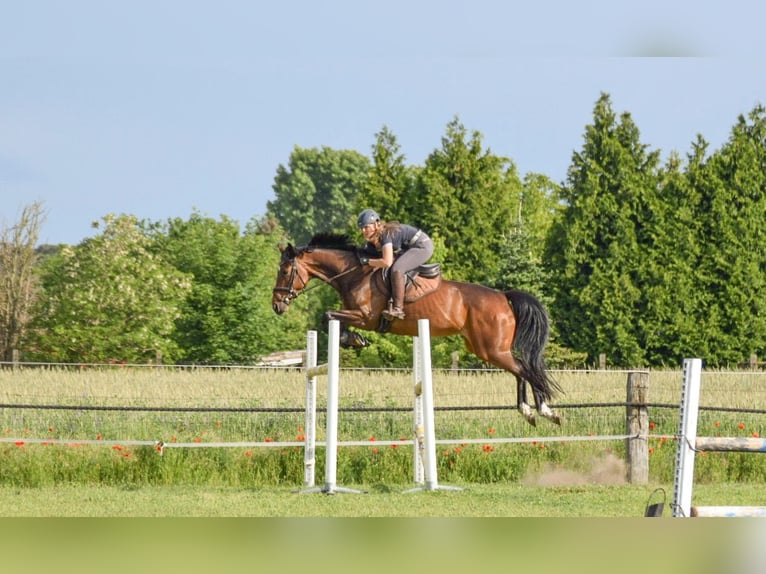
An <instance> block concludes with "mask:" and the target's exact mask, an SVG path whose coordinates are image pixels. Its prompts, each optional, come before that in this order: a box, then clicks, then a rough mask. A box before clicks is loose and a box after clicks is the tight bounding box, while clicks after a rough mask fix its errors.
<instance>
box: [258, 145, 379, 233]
mask: <svg viewBox="0 0 766 574" xmlns="http://www.w3.org/2000/svg"><path fill="white" fill-rule="evenodd" d="M369 171H370V160H369V159H368V158H366V157H365V156H363V155H362V154H360V153H358V152H355V151H337V150H333V149H331V148H328V147H322V148H321V149H302V148H300V147H298V146H296V147H295V149H294V150H293V152H292V153H291V154H290V161H289V164H288V167H287V168H285V167H284V166H282V165H279V166H278V167H277V175H276V176H275V178H274V186H273V189H274V195H275V196H276V198H275V199H274V201H269V202H267V203H266V207H267V215H268V216H271V217H274V218H275V219H276V220H277V221H278V222H279V224H280V225H281V226H282V227H283V228H284V229H285V231H286V232H287V233H288V234H289V236H290V238H291V239H292V240H293V241H294V242H296V243H297V244H298V245H303V244H305V243H307V242H308V240H309V239H310V238H311V236H312V235H314V234H315V233H317V232H320V231H335V232H343V231H345V230H346V229H347V228H348V226H349V222H350V221H352V220H354V221H355V220H356V206H357V204H358V202H357V196H358V195H359V194H360V193H361V192H362V190H363V189H364V188H365V185H366V182H367V178H368V174H369Z"/></svg>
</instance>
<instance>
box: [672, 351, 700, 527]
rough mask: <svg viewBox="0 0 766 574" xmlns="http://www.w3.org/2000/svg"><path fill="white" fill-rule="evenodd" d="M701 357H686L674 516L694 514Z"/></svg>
mask: <svg viewBox="0 0 766 574" xmlns="http://www.w3.org/2000/svg"><path fill="white" fill-rule="evenodd" d="M701 373H702V360H701V359H684V380H683V387H682V389H681V414H680V418H679V421H678V446H677V450H676V471H675V480H674V489H673V516H676V517H677V516H682V517H684V516H685V517H689V516H691V504H692V487H693V484H694V448H695V443H696V442H697V419H698V414H699V400H700V379H701Z"/></svg>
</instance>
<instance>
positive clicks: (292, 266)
mask: <svg viewBox="0 0 766 574" xmlns="http://www.w3.org/2000/svg"><path fill="white" fill-rule="evenodd" d="M279 250H280V251H281V252H282V258H281V259H280V261H279V271H278V272H277V282H276V285H275V286H274V289H272V296H271V308H272V309H274V312H275V313H276V314H277V315H281V314H282V313H284V312H285V311H287V307H288V306H289V305H290V303H291V302H292V300H293V299H295V298H296V297H297V296H298V294H299V293H300V292H301V291H303V289H304V288H305V287H306V284H307V283H308V282H309V279H310V277H309V274H308V272H307V271H306V269H304V267H303V266H302V265H301V263H300V254H301V250H298V249H296V248H295V247H293V246H292V244H289V243H288V245H287V247H282V246H280V247H279Z"/></svg>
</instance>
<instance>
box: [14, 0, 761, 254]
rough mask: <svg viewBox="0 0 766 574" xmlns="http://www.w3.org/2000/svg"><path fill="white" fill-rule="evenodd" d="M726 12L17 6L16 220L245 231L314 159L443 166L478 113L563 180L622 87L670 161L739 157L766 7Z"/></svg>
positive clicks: (489, 4) (77, 235) (342, 3)
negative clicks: (454, 125) (301, 164)
mask: <svg viewBox="0 0 766 574" xmlns="http://www.w3.org/2000/svg"><path fill="white" fill-rule="evenodd" d="M527 4H530V5H529V6H528V5H527ZM532 4H533V5H532ZM620 4H624V6H621V5H620ZM705 4H706V3H702V4H700V3H698V2H692V1H690V0H688V1H687V0H683V1H680V2H668V1H667V0H666V1H664V2H660V1H658V0H647V1H644V2H641V3H635V2H634V3H630V4H628V3H618V2H615V1H614V0H613V1H611V2H609V1H606V0H597V1H596V0H587V1H581V2H577V3H570V2H561V1H557V2H551V1H548V2H546V1H540V2H535V3H530V2H523V3H522V2H508V1H502V0H485V1H482V0H475V1H473V2H462V1H461V2H458V1H456V0H442V1H438V2H437V1H435V0H423V1H420V2H418V1H417V0H409V1H403V0H387V1H386V2H363V1H362V0H327V1H324V2H319V1H316V0H314V1H308V0H305V1H297V0H292V1H291V0H285V1H280V2H269V3H265V2H254V1H244V0H229V1H227V0H217V1H216V2H212V1H210V2H199V1H183V2H181V1H178V0H170V1H164V2H163V1H153V2H149V1H145V0H137V1H133V2H108V1H104V0H102V1H88V2H86V1H81V0H69V1H67V2H54V1H52V0H48V1H45V0H41V1H30V2H5V3H4V5H3V6H2V7H0V197H2V202H1V203H0V223H3V224H6V225H7V224H9V223H12V222H13V221H15V219H16V216H17V214H18V212H19V210H20V208H21V207H22V206H23V205H25V204H29V203H31V202H32V201H41V202H42V203H43V206H44V207H45V209H46V211H47V218H46V221H45V223H44V226H43V228H42V233H41V237H40V241H41V243H70V244H76V243H79V242H80V241H82V240H83V239H84V238H86V237H88V236H91V235H93V234H94V233H95V231H94V230H93V229H92V228H91V222H93V221H97V220H100V219H101V217H102V216H104V215H106V214H109V213H132V214H135V215H137V216H138V217H140V218H146V219H150V220H164V219H166V218H169V217H182V218H186V217H188V216H189V215H190V214H191V213H192V211H193V210H195V209H196V210H198V211H200V212H202V213H204V214H207V215H210V216H212V217H219V216H220V215H226V216H228V217H231V218H233V219H235V220H238V221H239V222H240V223H242V224H244V223H245V222H246V221H248V220H249V219H251V218H252V217H254V216H259V215H263V214H264V213H265V211H266V202H267V201H268V200H270V199H273V191H272V184H273V179H274V175H275V173H276V169H277V166H278V165H279V164H283V165H286V164H287V162H288V160H289V156H290V153H291V151H292V150H293V148H294V146H300V147H304V148H306V147H320V146H329V147H332V148H335V149H352V150H356V151H359V152H361V153H364V154H369V152H370V148H371V146H372V144H373V143H374V139H375V133H377V132H378V131H380V129H381V128H382V127H383V126H388V127H389V128H390V129H391V130H392V132H393V133H394V134H395V135H396V137H397V139H398V141H399V144H400V146H401V151H402V152H403V153H404V154H405V156H406V158H407V161H408V163H410V164H415V165H421V164H422V163H423V162H424V160H425V159H426V157H427V156H428V155H429V153H431V152H432V151H433V150H434V149H437V148H439V147H440V145H441V138H442V136H443V135H444V133H445V129H446V126H447V124H448V123H449V122H450V121H451V120H452V119H453V118H454V117H456V116H457V117H458V118H459V119H460V121H461V123H462V124H463V125H464V126H465V127H466V128H467V129H468V130H470V131H474V130H476V131H479V132H481V134H482V135H483V138H484V145H485V147H488V148H489V149H491V150H492V151H493V152H494V153H496V154H499V155H504V156H507V157H510V158H511V159H512V160H513V161H514V162H515V163H516V165H517V167H518V169H519V172H520V173H521V174H522V175H523V174H525V173H527V172H538V173H544V174H546V175H548V176H550V177H551V178H553V179H554V180H555V181H563V180H564V179H565V177H566V169H567V167H568V165H569V163H570V161H571V157H572V153H573V152H574V151H576V150H578V149H579V148H580V146H581V144H582V136H583V133H584V130H585V126H586V124H588V123H589V122H590V121H591V119H592V112H593V105H594V104H595V102H596V100H597V99H598V97H599V95H600V93H601V92H606V93H609V94H610V96H611V98H612V104H613V106H614V109H615V111H616V112H618V113H620V112H624V111H625V112H629V113H630V114H631V115H632V117H633V119H634V121H635V123H636V124H637V126H638V127H639V129H640V131H641V139H642V141H643V142H644V143H646V144H648V145H649V146H650V147H651V148H652V149H659V150H661V151H662V153H663V156H664V157H666V156H667V154H668V153H669V152H670V151H671V150H675V151H678V152H679V153H681V154H685V153H686V152H688V151H689V149H690V144H691V142H692V141H693V140H694V139H695V138H696V135H697V134H702V136H703V137H705V139H706V140H707V141H708V142H710V143H711V145H712V147H713V148H717V147H719V146H720V145H721V144H722V143H724V142H725V141H726V139H727V138H728V135H729V130H730V129H731V127H732V126H733V125H734V123H735V122H736V120H737V117H738V116H739V115H740V114H747V113H748V112H749V111H751V110H752V109H753V107H754V106H755V105H756V104H758V103H766V59H764V57H763V54H762V51H763V47H762V46H761V45H760V44H761V42H760V40H759V39H760V38H761V36H762V33H761V29H760V23H761V22H762V21H763V19H764V16H766V8H764V7H762V6H766V5H763V4H762V3H760V2H758V1H756V0H750V1H747V2H745V1H742V0H734V1H732V2H728V3H726V6H720V7H704V6H705ZM700 6H702V7H700ZM373 207H374V206H373Z"/></svg>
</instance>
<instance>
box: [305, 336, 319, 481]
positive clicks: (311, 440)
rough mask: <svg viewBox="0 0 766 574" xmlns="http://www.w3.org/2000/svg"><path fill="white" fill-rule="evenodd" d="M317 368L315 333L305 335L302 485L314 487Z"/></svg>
mask: <svg viewBox="0 0 766 574" xmlns="http://www.w3.org/2000/svg"><path fill="white" fill-rule="evenodd" d="M316 366H317V332H316V331H309V332H308V333H307V334H306V364H305V365H304V367H305V369H306V420H305V424H304V426H303V430H304V435H303V441H304V447H303V484H304V485H306V486H314V471H315V469H316V424H317V395H316V386H317V378H316V375H315V374H311V373H312V369H314V368H315V367H316Z"/></svg>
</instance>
